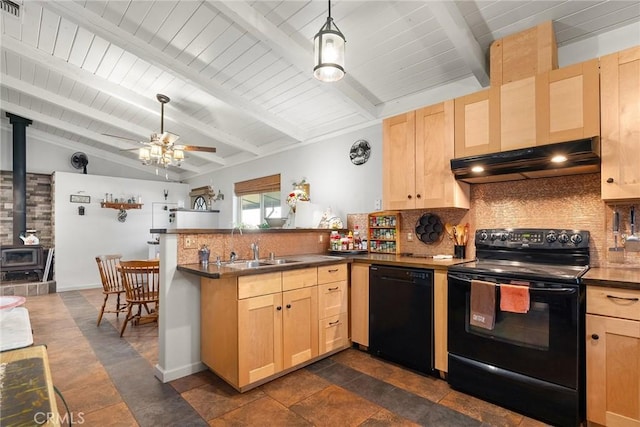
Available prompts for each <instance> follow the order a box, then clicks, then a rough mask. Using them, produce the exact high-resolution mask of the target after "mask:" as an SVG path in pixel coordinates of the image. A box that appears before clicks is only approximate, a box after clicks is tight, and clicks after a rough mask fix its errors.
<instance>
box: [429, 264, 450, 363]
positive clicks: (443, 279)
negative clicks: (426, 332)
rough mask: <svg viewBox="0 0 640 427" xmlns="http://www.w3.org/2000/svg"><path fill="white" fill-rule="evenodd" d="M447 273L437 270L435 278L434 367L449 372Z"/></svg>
mask: <svg viewBox="0 0 640 427" xmlns="http://www.w3.org/2000/svg"><path fill="white" fill-rule="evenodd" d="M447 295H448V291H447V272H446V271H445V270H436V271H435V272H434V278H433V346H434V367H435V368H436V369H437V370H439V371H440V372H448V371H449V362H448V356H449V354H448V352H447V345H448V344H447Z"/></svg>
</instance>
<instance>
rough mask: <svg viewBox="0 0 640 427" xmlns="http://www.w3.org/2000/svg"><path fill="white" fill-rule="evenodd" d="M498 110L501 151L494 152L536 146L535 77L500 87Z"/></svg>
mask: <svg viewBox="0 0 640 427" xmlns="http://www.w3.org/2000/svg"><path fill="white" fill-rule="evenodd" d="M498 89H499V91H500V102H499V103H495V102H494V103H492V105H491V107H492V108H494V109H499V112H496V113H495V114H499V116H500V137H499V139H498V141H499V142H500V148H499V149H498V150H495V151H509V150H517V149H519V148H525V147H533V146H534V145H536V78H535V77H528V78H526V79H522V80H517V81H515V82H511V83H506V84H503V85H502V86H500V87H499V88H498Z"/></svg>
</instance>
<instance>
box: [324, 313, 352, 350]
mask: <svg viewBox="0 0 640 427" xmlns="http://www.w3.org/2000/svg"><path fill="white" fill-rule="evenodd" d="M348 321H349V318H348V315H347V313H342V314H338V315H337V316H333V317H328V318H326V319H322V320H320V321H319V324H320V331H319V332H320V349H319V351H320V354H325V353H328V352H330V351H332V350H338V349H341V348H345V347H346V346H347V345H348V344H349V325H348Z"/></svg>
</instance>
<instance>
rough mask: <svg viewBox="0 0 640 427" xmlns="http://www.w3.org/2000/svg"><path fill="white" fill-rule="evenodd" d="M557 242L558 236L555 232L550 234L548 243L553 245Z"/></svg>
mask: <svg viewBox="0 0 640 427" xmlns="http://www.w3.org/2000/svg"><path fill="white" fill-rule="evenodd" d="M556 240H558V236H556V233H555V232H554V231H550V232H549V233H548V234H547V242H549V243H553V242H555V241H556Z"/></svg>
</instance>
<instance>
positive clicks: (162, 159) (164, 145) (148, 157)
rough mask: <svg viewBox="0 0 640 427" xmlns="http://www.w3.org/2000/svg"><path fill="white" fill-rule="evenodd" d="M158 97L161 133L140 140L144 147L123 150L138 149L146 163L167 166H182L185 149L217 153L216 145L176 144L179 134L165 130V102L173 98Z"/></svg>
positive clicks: (158, 95)
mask: <svg viewBox="0 0 640 427" xmlns="http://www.w3.org/2000/svg"><path fill="white" fill-rule="evenodd" d="M156 99H157V100H158V101H159V102H160V133H155V132H154V133H152V134H151V137H150V138H149V141H139V142H140V143H141V144H143V145H144V146H143V147H140V148H139V149H138V148H133V149H125V150H122V151H131V150H138V158H139V159H140V160H142V163H143V164H145V165H151V164H155V165H161V166H164V167H167V166H172V165H173V166H180V163H181V162H182V160H184V152H185V151H202V152H207V153H215V152H216V149H215V147H203V146H198V145H182V144H176V141H177V140H178V139H179V138H180V137H179V136H178V135H176V134H173V133H171V132H165V130H164V104H166V103H168V102H169V101H170V100H171V99H169V97H168V96H166V95H162V94H157V95H156ZM103 135H107V136H112V137H115V138H120V139H130V138H124V137H121V136H117V135H110V134H103Z"/></svg>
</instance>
